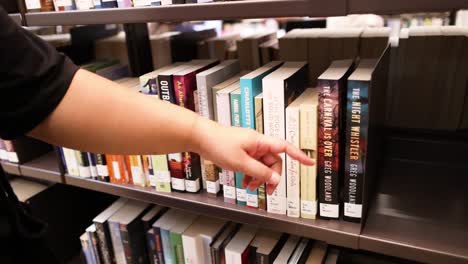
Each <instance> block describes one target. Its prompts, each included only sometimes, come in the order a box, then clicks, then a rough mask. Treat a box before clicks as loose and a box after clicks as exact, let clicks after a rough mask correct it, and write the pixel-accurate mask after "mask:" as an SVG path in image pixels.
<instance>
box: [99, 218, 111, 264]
mask: <svg viewBox="0 0 468 264" xmlns="http://www.w3.org/2000/svg"><path fill="white" fill-rule="evenodd" d="M94 225H95V226H96V234H97V236H98V245H99V251H100V252H101V259H102V263H104V264H111V263H113V259H114V258H113V250H112V248H111V247H110V245H111V241H110V234H109V229H108V227H107V225H106V224H103V223H96V222H95V223H94Z"/></svg>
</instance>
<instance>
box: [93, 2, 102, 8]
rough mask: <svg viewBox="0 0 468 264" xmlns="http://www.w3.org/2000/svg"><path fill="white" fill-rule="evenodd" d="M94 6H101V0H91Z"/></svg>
mask: <svg viewBox="0 0 468 264" xmlns="http://www.w3.org/2000/svg"><path fill="white" fill-rule="evenodd" d="M93 4H94V8H96V9H97V8H102V5H101V0H93Z"/></svg>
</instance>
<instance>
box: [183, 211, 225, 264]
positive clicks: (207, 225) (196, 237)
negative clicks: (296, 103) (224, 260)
mask: <svg viewBox="0 0 468 264" xmlns="http://www.w3.org/2000/svg"><path fill="white" fill-rule="evenodd" d="M226 224H227V221H225V220H221V219H217V218H212V217H207V216H200V217H198V218H197V219H196V220H195V221H194V222H193V224H192V225H191V226H190V227H189V228H187V230H185V232H184V233H183V234H182V244H183V248H184V257H185V263H191V264H204V263H207V264H208V263H212V262H211V254H210V244H211V242H212V241H213V239H214V238H215V237H216V236H217V235H218V234H219V233H220V232H221V231H222V230H223V228H224V226H225V225H226Z"/></svg>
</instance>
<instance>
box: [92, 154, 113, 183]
mask: <svg viewBox="0 0 468 264" xmlns="http://www.w3.org/2000/svg"><path fill="white" fill-rule="evenodd" d="M94 158H95V159H96V167H97V172H98V180H100V181H104V182H109V181H110V180H109V171H108V169H107V161H106V156H105V155H104V154H94Z"/></svg>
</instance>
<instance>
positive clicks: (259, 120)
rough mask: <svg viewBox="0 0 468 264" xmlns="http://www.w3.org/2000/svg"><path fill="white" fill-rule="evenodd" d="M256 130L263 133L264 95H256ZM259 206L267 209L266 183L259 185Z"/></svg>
mask: <svg viewBox="0 0 468 264" xmlns="http://www.w3.org/2000/svg"><path fill="white" fill-rule="evenodd" d="M254 109H255V130H257V132H258V133H260V134H263V97H260V96H257V97H255V108H254ZM258 208H260V209H262V210H266V209H267V201H266V190H265V184H262V185H260V187H258Z"/></svg>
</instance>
